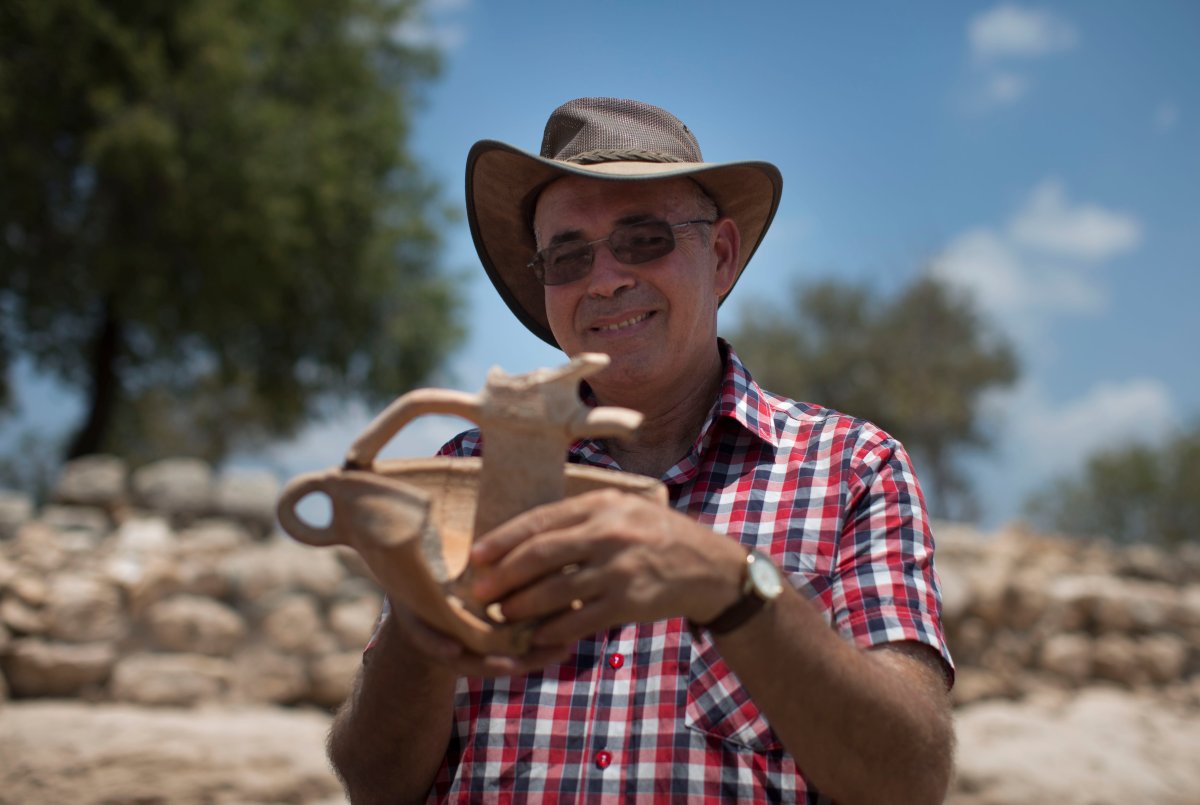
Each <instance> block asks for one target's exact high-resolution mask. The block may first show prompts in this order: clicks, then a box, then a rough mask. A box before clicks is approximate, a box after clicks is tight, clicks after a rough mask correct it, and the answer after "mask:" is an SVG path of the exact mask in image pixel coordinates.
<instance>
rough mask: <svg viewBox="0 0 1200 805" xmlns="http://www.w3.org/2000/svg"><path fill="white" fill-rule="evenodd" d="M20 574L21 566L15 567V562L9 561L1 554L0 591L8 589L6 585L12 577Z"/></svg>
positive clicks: (14, 577)
mask: <svg viewBox="0 0 1200 805" xmlns="http://www.w3.org/2000/svg"><path fill="white" fill-rule="evenodd" d="M20 575H21V568H19V567H17V565H16V563H15V562H10V561H9V560H7V559H5V558H4V557H3V556H0V593H3V592H4V591H5V590H7V589H8V585H9V584H11V583H12V581H13V579H16V578H18V577H19V576H20Z"/></svg>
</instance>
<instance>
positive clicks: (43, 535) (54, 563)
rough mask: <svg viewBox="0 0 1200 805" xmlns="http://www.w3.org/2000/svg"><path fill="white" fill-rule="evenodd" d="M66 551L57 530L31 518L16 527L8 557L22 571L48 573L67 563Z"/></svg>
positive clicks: (37, 573) (39, 573)
mask: <svg viewBox="0 0 1200 805" xmlns="http://www.w3.org/2000/svg"><path fill="white" fill-rule="evenodd" d="M68 556H69V554H68V551H67V549H66V548H65V547H64V546H63V544H62V537H61V536H60V535H59V533H58V532H57V531H55V530H54V529H53V528H51V527H50V526H48V525H46V524H45V523H43V522H41V521H39V520H31V521H29V522H28V523H25V524H24V525H23V526H21V527H20V528H18V529H17V535H16V536H15V537H13V539H12V541H11V543H10V544H9V546H8V558H9V559H10V560H12V561H13V562H14V563H15V564H17V565H19V566H20V567H21V568H22V571H23V572H24V573H31V574H34V575H42V576H45V575H49V574H50V573H54V572H57V571H58V570H60V569H61V568H62V567H63V565H65V564H66V563H67V559H68Z"/></svg>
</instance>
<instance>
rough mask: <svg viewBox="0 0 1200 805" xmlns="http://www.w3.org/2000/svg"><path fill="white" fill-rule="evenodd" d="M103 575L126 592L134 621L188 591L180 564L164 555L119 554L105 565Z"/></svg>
mask: <svg viewBox="0 0 1200 805" xmlns="http://www.w3.org/2000/svg"><path fill="white" fill-rule="evenodd" d="M101 573H102V575H103V577H104V578H106V579H107V580H108V581H110V582H111V583H113V584H115V585H116V586H117V587H119V588H120V589H121V590H122V592H123V593H124V595H125V598H126V600H127V601H128V602H129V612H130V614H131V615H132V616H134V617H138V616H139V615H141V613H143V612H144V611H145V610H146V609H147V608H148V607H149V606H151V605H152V604H154V602H156V601H161V600H162V599H164V598H166V597H168V596H170V595H173V594H175V593H177V592H179V591H180V590H182V589H183V587H184V579H183V577H182V575H181V572H180V566H179V564H178V563H177V562H175V561H173V560H172V559H170V558H169V557H168V556H164V555H154V554H142V553H132V552H130V553H123V554H118V555H115V556H112V557H110V558H109V559H108V561H107V562H105V564H104V566H103V568H102V571H101Z"/></svg>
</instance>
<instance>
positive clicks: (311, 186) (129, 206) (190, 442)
mask: <svg viewBox="0 0 1200 805" xmlns="http://www.w3.org/2000/svg"><path fill="white" fill-rule="evenodd" d="M418 13H419V8H418V7H417V5H416V2H415V0H287V1H285V0H177V1H173V2H169V3H143V2H131V1H125V2H122V1H121V0H8V2H6V3H5V4H4V5H3V7H2V8H0V142H3V143H4V147H3V148H0V176H3V177H4V178H3V181H2V182H0V277H2V279H0V316H3V319H0V378H3V379H5V380H6V375H7V368H8V366H9V364H10V363H11V359H12V357H13V356H15V355H18V354H21V355H26V356H28V357H29V358H30V359H32V361H33V362H34V363H35V365H36V366H37V367H38V368H39V369H40V370H41V371H45V372H50V373H53V374H55V375H57V376H58V377H60V378H62V379H63V380H64V381H65V382H67V383H68V384H70V385H73V386H76V387H78V388H80V389H82V390H83V391H84V392H85V393H86V394H87V396H88V399H89V414H88V418H87V421H86V422H85V423H84V426H83V428H81V431H80V434H79V435H78V436H77V437H76V439H75V441H74V444H73V446H72V447H71V448H70V452H72V453H73V454H78V453H81V452H90V451H95V450H105V451H110V452H116V453H123V454H127V455H128V454H131V453H134V454H137V455H139V456H140V457H142V458H149V457H153V456H154V455H155V454H158V455H161V454H165V453H177V452H180V451H181V447H182V448H183V449H185V450H186V451H187V452H192V453H197V454H199V455H204V456H206V457H208V458H219V457H220V456H221V455H222V454H224V453H225V452H227V451H228V450H229V449H230V448H231V447H232V446H233V445H234V444H240V445H243V446H244V444H245V442H246V440H247V439H254V438H257V439H260V440H261V439H263V438H267V437H274V436H282V435H286V434H289V433H291V432H294V430H295V429H296V428H298V427H299V426H300V425H301V424H303V423H304V422H306V421H307V420H309V419H310V418H311V417H313V416H314V415H315V414H318V413H319V411H320V410H321V406H322V404H323V402H324V401H328V400H329V399H331V398H335V397H342V396H345V395H361V396H362V397H364V398H365V399H367V400H368V401H369V402H370V403H371V404H381V403H383V402H385V401H387V400H390V399H391V398H392V397H394V396H395V395H396V394H398V393H400V392H402V391H404V390H406V389H407V388H409V387H412V386H413V385H417V384H419V383H420V382H422V381H423V380H424V379H425V378H426V377H427V376H428V375H429V374H430V373H431V372H432V371H433V370H434V369H435V368H436V367H437V366H438V365H439V364H440V363H441V362H442V360H443V359H444V358H445V356H446V354H447V353H448V351H449V350H450V349H451V348H452V347H453V346H454V345H455V344H456V342H457V341H458V339H459V338H460V337H461V332H460V329H459V327H458V325H457V324H456V321H457V302H456V297H455V296H454V295H453V293H452V290H453V289H452V286H451V283H450V281H449V279H448V278H446V277H445V276H444V275H442V274H440V273H439V272H438V271H437V268H436V267H437V256H438V252H439V246H440V244H439V239H438V236H437V231H436V227H437V226H438V225H439V224H441V223H443V222H444V220H445V217H446V215H447V212H446V211H445V209H444V208H443V205H442V204H441V203H440V202H439V201H438V198H437V195H436V189H435V188H434V186H433V185H432V184H431V183H430V181H428V180H427V178H426V177H425V176H424V175H423V174H422V172H421V171H420V170H419V169H418V166H417V165H416V164H415V162H414V160H413V158H412V157H411V155H410V154H409V153H408V151H407V146H406V140H407V137H408V127H409V114H410V112H411V110H412V108H413V106H414V104H415V100H414V98H415V93H416V91H417V90H418V88H419V87H420V86H421V84H422V83H423V82H425V81H427V80H429V79H430V78H431V77H432V76H433V75H434V74H435V72H436V66H437V59H436V54H434V53H432V52H430V51H428V50H424V49H419V48H415V47H413V46H410V45H405V44H402V42H401V37H399V36H397V31H398V30H399V29H400V26H402V25H403V24H404V23H405V22H406V21H409V22H411V21H412V20H413V18H414V16H415V15H416V14H418ZM7 390H8V389H7V385H0V404H2V403H3V402H4V394H5V393H6V392H7ZM147 417H150V418H151V419H147ZM151 420H153V421H151ZM118 437H119V438H118ZM173 440H174V441H173ZM180 440H182V441H180Z"/></svg>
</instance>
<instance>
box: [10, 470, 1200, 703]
mask: <svg viewBox="0 0 1200 805" xmlns="http://www.w3.org/2000/svg"><path fill="white" fill-rule="evenodd" d="M278 493H279V483H278V480H277V479H276V478H275V477H274V476H272V475H271V474H269V473H263V472H256V471H248V470H228V471H224V472H221V473H219V474H218V473H214V471H213V470H212V468H211V467H209V466H208V465H207V464H205V463H203V462H200V461H195V460H189V459H172V460H167V461H161V462H158V463H155V464H151V465H147V466H144V467H141V468H139V469H137V470H136V471H134V472H129V471H128V469H127V467H126V466H125V464H124V463H123V462H121V461H120V460H118V459H115V458H112V457H107V456H92V457H88V458H84V459H80V460H78V461H74V462H71V463H69V464H68V465H67V466H66V467H65V469H64V471H63V473H62V476H61V477H60V479H59V481H58V483H57V485H56V487H55V490H54V492H53V495H52V502H51V503H50V504H48V505H46V506H44V507H42V509H41V510H40V511H35V508H34V506H33V505H32V503H31V502H30V501H29V499H28V498H26V497H24V496H22V495H19V494H15V493H6V492H0V701H2V700H3V699H4V698H6V697H8V696H13V697H32V696H58V697H83V698H87V699H93V700H117V701H129V702H136V703H142V704H148V705H190V704H197V703H200V702H209V701H224V702H238V701H245V702H267V703H278V704H313V705H318V706H321V707H326V708H329V707H335V706H336V705H337V704H339V703H340V702H341V701H342V700H343V699H344V698H345V696H346V695H347V694H348V692H349V690H350V685H351V683H352V680H353V677H354V674H355V672H356V670H357V668H358V665H359V661H360V658H361V652H362V648H363V646H364V645H365V644H366V642H367V640H368V639H369V637H370V633H371V631H372V629H373V626H374V622H375V618H376V617H377V615H378V612H379V607H380V603H381V597H380V595H379V593H378V591H377V589H376V587H375V586H374V585H373V583H372V582H371V581H369V577H368V575H367V573H366V571H365V569H364V568H363V566H362V564H361V562H360V561H359V560H358V559H357V556H356V555H354V554H353V553H352V552H349V551H345V550H343V549H317V548H311V547H308V546H303V545H299V544H297V543H294V542H292V541H291V540H290V539H289V538H288V537H286V536H285V535H283V534H282V533H280V532H279V531H278V530H277V529H276V526H275V519H274V505H275V500H276V498H277V496H278ZM935 533H936V536H937V540H938V554H937V555H938V569H939V572H940V574H941V578H942V590H943V600H944V616H945V625H946V631H947V635H948V638H949V640H950V646H951V649H952V651H953V652H954V655H955V658H956V660H957V662H958V666H959V670H958V678H957V684H956V686H955V697H956V701H957V702H958V703H960V704H965V703H968V702H972V701H976V700H979V699H984V698H995V697H1007V698H1019V697H1022V696H1024V695H1026V694H1029V693H1032V692H1035V691H1037V690H1044V689H1045V688H1047V687H1052V688H1057V689H1071V688H1078V687H1083V686H1086V685H1095V684H1107V685H1112V686H1118V687H1121V688H1126V689H1132V690H1153V691H1158V692H1162V693H1164V694H1166V695H1169V696H1171V697H1174V698H1175V699H1177V700H1179V701H1181V702H1184V703H1186V704H1188V705H1189V706H1200V545H1197V544H1193V545H1191V546H1189V547H1185V548H1183V549H1180V550H1179V551H1177V552H1175V553H1173V554H1167V553H1165V552H1162V551H1159V550H1156V549H1154V548H1150V547H1146V546H1138V547H1132V548H1115V547H1113V546H1111V545H1108V544H1106V543H1105V542H1103V541H1101V540H1069V539H1065V538H1055V537H1050V536H1044V535H1037V534H1032V533H1028V532H1025V531H1022V530H1019V529H1010V530H1007V531H1004V532H1002V533H1000V534H996V535H992V536H983V535H980V534H979V533H977V532H976V531H974V530H972V529H970V528H968V527H965V526H957V525H954V524H948V523H939V524H937V527H936V528H935Z"/></svg>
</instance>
